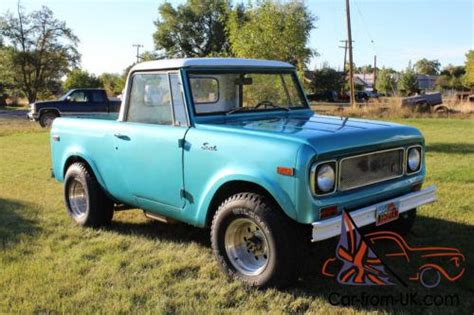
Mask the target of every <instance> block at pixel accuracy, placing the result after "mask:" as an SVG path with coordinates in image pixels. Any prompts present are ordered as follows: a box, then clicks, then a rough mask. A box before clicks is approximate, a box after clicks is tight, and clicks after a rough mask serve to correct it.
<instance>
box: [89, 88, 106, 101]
mask: <svg viewBox="0 0 474 315" xmlns="http://www.w3.org/2000/svg"><path fill="white" fill-rule="evenodd" d="M91 94H92V102H94V103H105V102H106V101H107V100H106V99H105V95H104V92H102V91H91Z"/></svg>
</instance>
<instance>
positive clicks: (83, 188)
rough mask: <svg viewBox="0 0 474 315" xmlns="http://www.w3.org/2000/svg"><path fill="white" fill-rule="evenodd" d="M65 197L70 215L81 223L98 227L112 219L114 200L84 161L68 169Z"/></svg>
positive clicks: (65, 181) (65, 180)
mask: <svg viewBox="0 0 474 315" xmlns="http://www.w3.org/2000/svg"><path fill="white" fill-rule="evenodd" d="M64 198H65V203H66V208H67V212H68V214H69V216H70V217H71V218H72V219H73V220H74V221H75V222H76V223H78V224H79V225H83V226H91V227H98V226H102V225H107V224H109V223H110V222H111V221H112V217H113V214H114V209H113V202H112V201H111V200H110V199H109V198H107V196H106V195H105V193H104V191H103V190H102V187H101V186H100V184H99V183H98V182H97V179H96V178H95V176H94V174H92V173H91V172H90V171H89V170H88V169H87V167H86V166H85V165H84V164H83V163H74V164H72V165H71V166H70V167H69V168H68V169H67V172H66V176H65V179H64Z"/></svg>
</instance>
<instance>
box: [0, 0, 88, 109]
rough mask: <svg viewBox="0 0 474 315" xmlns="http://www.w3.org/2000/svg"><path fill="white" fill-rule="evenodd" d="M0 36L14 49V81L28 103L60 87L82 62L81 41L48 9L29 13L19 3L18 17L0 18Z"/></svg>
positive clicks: (12, 70) (9, 52) (12, 69)
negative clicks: (63, 78)
mask: <svg viewBox="0 0 474 315" xmlns="http://www.w3.org/2000/svg"><path fill="white" fill-rule="evenodd" d="M0 36H3V38H4V40H5V43H6V46H7V47H9V48H11V49H9V50H8V54H9V56H8V58H9V60H10V64H9V67H10V71H11V72H12V73H13V75H14V77H13V79H14V81H15V82H16V84H17V86H18V88H19V89H20V90H21V91H22V92H23V94H24V95H25V96H26V97H27V98H28V101H29V102H34V101H36V98H37V96H38V95H39V94H41V93H48V92H49V91H50V90H51V89H53V88H54V87H55V86H57V85H58V82H59V80H60V79H61V77H63V76H64V75H65V74H66V73H67V72H68V71H69V69H70V68H71V67H73V66H75V65H77V63H78V62H79V58H80V56H79V53H78V52H77V44H78V42H79V39H78V38H77V37H76V36H75V35H74V33H73V32H72V30H71V29H70V28H68V27H67V26H66V23H65V22H63V21H60V20H58V19H56V18H55V17H54V15H53V12H52V11H51V10H50V9H49V8H47V7H45V6H43V7H42V8H41V9H40V10H38V11H34V12H32V13H30V14H26V13H25V12H24V11H23V9H22V7H21V6H20V5H19V4H18V10H17V16H13V15H12V14H11V13H10V12H7V13H6V14H5V15H4V16H2V17H0Z"/></svg>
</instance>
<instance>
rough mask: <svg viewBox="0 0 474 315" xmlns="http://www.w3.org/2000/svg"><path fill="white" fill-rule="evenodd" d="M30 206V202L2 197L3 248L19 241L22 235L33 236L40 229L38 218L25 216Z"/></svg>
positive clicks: (0, 225) (0, 234)
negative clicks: (33, 218)
mask: <svg viewBox="0 0 474 315" xmlns="http://www.w3.org/2000/svg"><path fill="white" fill-rule="evenodd" d="M30 208H31V205H29V204H28V203H24V202H22V201H17V200H7V199H2V198H0V249H1V250H3V249H5V248H7V247H9V246H12V245H13V244H14V243H16V242H18V241H19V240H20V238H21V237H22V235H27V236H32V235H35V234H36V233H37V232H38V231H39V229H40V228H39V227H38V225H37V222H36V220H32V219H29V218H26V217H25V216H24V213H26V212H27V211H28V209H30Z"/></svg>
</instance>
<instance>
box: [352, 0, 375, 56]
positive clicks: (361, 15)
mask: <svg viewBox="0 0 474 315" xmlns="http://www.w3.org/2000/svg"><path fill="white" fill-rule="evenodd" d="M352 2H353V3H355V6H356V9H357V13H358V14H359V17H360V20H361V21H362V25H363V26H364V28H365V32H366V35H367V37H368V38H369V40H370V43H371V44H372V48H373V49H374V52H376V49H375V41H374V39H373V37H372V34H371V33H370V30H369V27H368V26H367V23H366V22H365V19H364V16H363V14H362V11H361V9H360V7H359V5H358V4H357V1H355V0H352Z"/></svg>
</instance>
